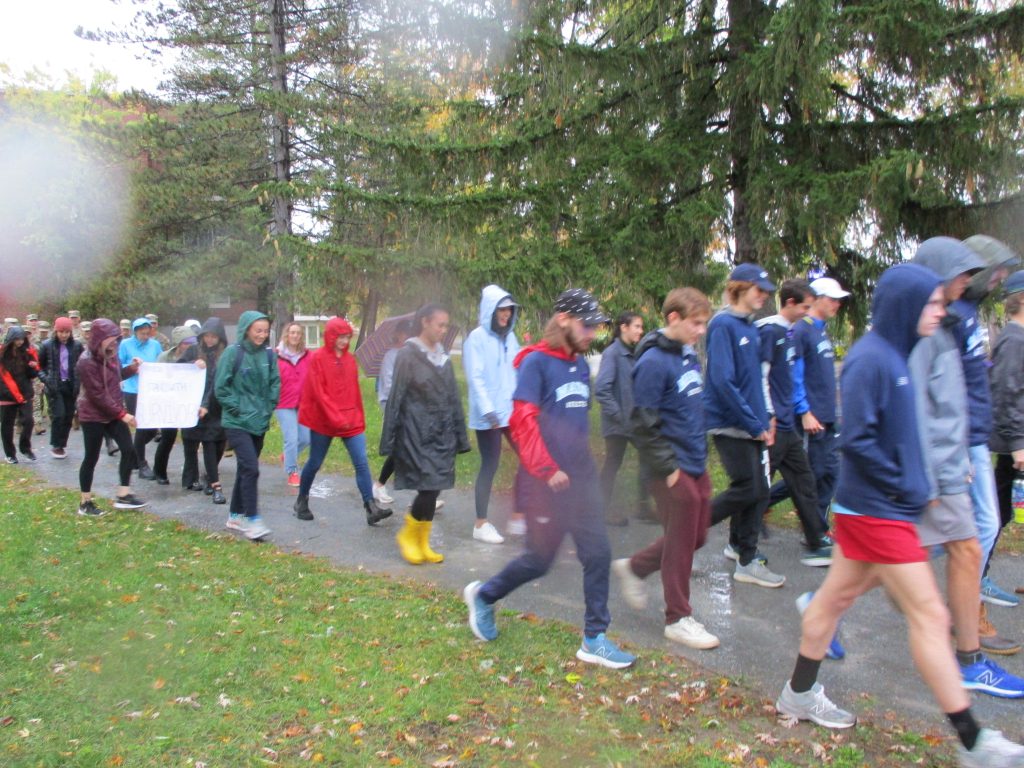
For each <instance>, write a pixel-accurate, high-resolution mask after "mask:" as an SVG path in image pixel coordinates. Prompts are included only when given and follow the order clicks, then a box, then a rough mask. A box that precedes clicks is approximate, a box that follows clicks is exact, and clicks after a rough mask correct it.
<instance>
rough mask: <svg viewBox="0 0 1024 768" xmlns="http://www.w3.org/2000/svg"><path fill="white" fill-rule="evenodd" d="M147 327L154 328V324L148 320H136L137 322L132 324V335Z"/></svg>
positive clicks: (140, 318)
mask: <svg viewBox="0 0 1024 768" xmlns="http://www.w3.org/2000/svg"><path fill="white" fill-rule="evenodd" d="M145 325H148V326H149V327H150V328H152V327H153V324H152V323H151V322H149V320H147V319H146V318H144V317H139V318H136V320H135V322H133V323H132V333H135V332H136V331H137V330H139V328H142V327H143V326H145Z"/></svg>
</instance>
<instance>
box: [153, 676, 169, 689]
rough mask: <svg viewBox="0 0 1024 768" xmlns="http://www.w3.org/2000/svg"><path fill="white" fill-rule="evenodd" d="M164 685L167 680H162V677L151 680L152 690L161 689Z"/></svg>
mask: <svg viewBox="0 0 1024 768" xmlns="http://www.w3.org/2000/svg"><path fill="white" fill-rule="evenodd" d="M165 685H167V681H166V680H164V679H163V678H162V677H158V678H157V679H156V680H154V681H153V690H155V691H160V690H163V687H164V686H165Z"/></svg>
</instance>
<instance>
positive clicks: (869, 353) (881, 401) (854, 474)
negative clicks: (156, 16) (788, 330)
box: [836, 264, 940, 522]
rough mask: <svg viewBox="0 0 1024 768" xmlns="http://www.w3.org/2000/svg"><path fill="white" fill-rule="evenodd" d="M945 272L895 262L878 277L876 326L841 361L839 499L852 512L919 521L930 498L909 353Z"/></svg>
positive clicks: (875, 312)
mask: <svg viewBox="0 0 1024 768" xmlns="http://www.w3.org/2000/svg"><path fill="white" fill-rule="evenodd" d="M939 283H940V279H939V276H938V275H936V274H935V273H934V272H932V271H931V270H930V269H927V268H926V267H922V266H919V265H917V264H897V265H896V266H895V267H890V268H889V269H887V270H886V271H885V274H883V275H882V277H881V279H880V280H879V281H878V288H877V289H876V290H875V296H874V300H873V302H872V306H871V312H872V322H873V325H872V327H871V330H870V331H868V333H866V334H864V336H862V337H861V338H860V340H859V341H857V343H856V344H854V345H853V348H852V349H851V350H850V354H849V355H848V356H847V358H846V361H845V362H844V363H843V372H842V386H841V392H842V398H843V431H842V436H841V437H840V441H839V444H840V451H841V459H840V465H839V483H838V486H837V487H836V502H837V503H838V504H841V505H842V506H844V507H847V508H848V509H851V510H853V511H854V512H859V513H860V514H862V515H868V516H871V517H881V518H886V519H889V520H907V521H912V522H913V521H915V520H916V519H917V517H918V515H919V514H920V513H921V511H922V510H923V509H924V507H925V505H926V504H927V503H928V496H929V487H928V477H927V474H926V472H925V463H924V457H923V455H922V448H921V440H920V437H919V434H918V428H917V416H916V411H915V407H914V388H913V387H912V386H911V384H910V370H909V368H908V367H907V358H908V357H909V356H910V351H911V350H912V349H913V348H914V345H915V344H916V343H917V340H918V335H917V323H918V319H919V318H920V316H921V311H922V310H923V309H924V307H925V305H926V304H927V303H928V299H929V297H930V296H931V295H932V293H933V292H934V291H935V288H936V287H938V285H939Z"/></svg>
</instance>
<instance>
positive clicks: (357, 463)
mask: <svg viewBox="0 0 1024 768" xmlns="http://www.w3.org/2000/svg"><path fill="white" fill-rule="evenodd" d="M333 439H334V438H333V437H329V436H327V435H321V434H320V433H319V432H317V431H316V430H314V429H311V430H309V458H308V459H307V460H306V466H304V467H303V468H302V479H301V480H299V496H309V489H310V488H312V487H313V480H315V479H316V473H317V472H319V471H320V467H321V466H323V463H324V459H326V458H327V449H328V448H330V447H331V441H332V440H333ZM341 441H342V442H343V443H345V450H347V451H348V457H349V458H350V459H352V467H353V469H355V471H356V485H357V486H358V487H359V495H360V496H362V497H363V503H364V504H365V503H366V502H368V501H369V500H370V499H372V498H373V478H372V477H371V476H370V462H368V461H367V460H366V433H365V432H360V433H359V434H358V435H353V436H352V437H343V438H341Z"/></svg>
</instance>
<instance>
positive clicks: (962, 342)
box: [950, 299, 992, 445]
mask: <svg viewBox="0 0 1024 768" xmlns="http://www.w3.org/2000/svg"><path fill="white" fill-rule="evenodd" d="M950 310H951V311H952V312H955V313H956V314H957V315H959V316H960V322H959V323H958V324H957V325H956V326H955V327H954V328H953V337H954V338H955V339H956V341H957V344H958V345H959V346H960V360H961V361H962V362H963V365H964V382H965V383H966V384H967V410H968V414H969V416H970V420H969V425H968V428H967V429H968V434H967V440H968V445H985V444H986V443H988V437H989V435H990V434H991V433H992V392H991V390H990V389H989V381H988V369H989V367H990V366H989V362H988V354H987V352H986V351H985V342H986V341H987V339H988V337H987V331H986V329H985V326H984V325H982V323H981V320H980V319H979V318H978V302H976V301H970V300H969V299H960V300H959V301H954V302H953V303H952V304H951V305H950Z"/></svg>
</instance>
